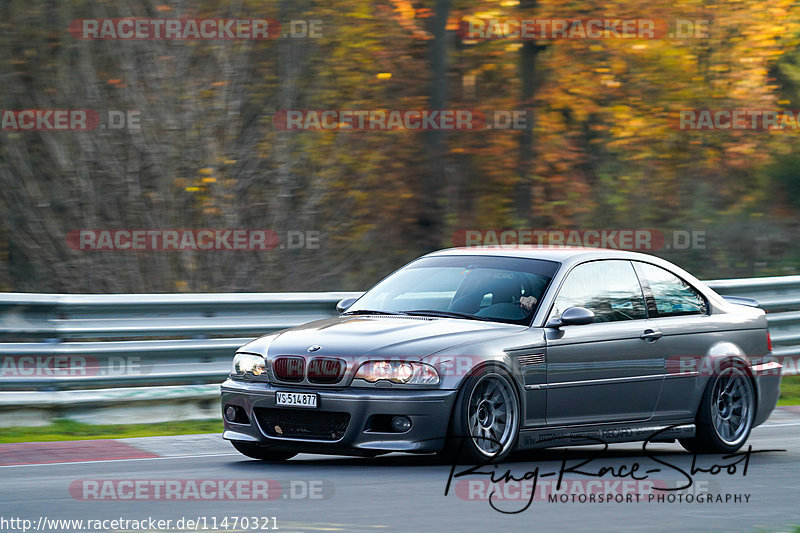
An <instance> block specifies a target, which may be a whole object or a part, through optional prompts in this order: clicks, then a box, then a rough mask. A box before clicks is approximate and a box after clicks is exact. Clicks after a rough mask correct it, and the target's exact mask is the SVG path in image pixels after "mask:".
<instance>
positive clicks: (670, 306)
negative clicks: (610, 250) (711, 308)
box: [634, 262, 708, 317]
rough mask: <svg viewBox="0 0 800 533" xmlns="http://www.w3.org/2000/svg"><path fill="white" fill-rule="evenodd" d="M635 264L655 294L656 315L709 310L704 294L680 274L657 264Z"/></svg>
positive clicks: (643, 280)
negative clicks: (675, 273) (680, 276)
mask: <svg viewBox="0 0 800 533" xmlns="http://www.w3.org/2000/svg"><path fill="white" fill-rule="evenodd" d="M634 264H635V266H636V272H637V274H639V277H640V278H641V280H642V284H643V285H645V286H648V285H649V287H650V292H652V294H653V300H655V312H656V317H665V316H682V315H704V314H706V313H707V312H708V307H707V305H706V301H705V299H704V298H703V296H702V295H700V293H699V292H697V290H696V289H695V288H694V287H692V286H691V285H689V284H688V283H686V282H685V281H683V280H682V279H680V278H679V277H678V276H676V275H674V274H673V273H671V272H669V271H667V270H664V269H663V268H661V267H657V266H655V265H649V264H647V263H639V262H635V263H634ZM651 314H652V310H651Z"/></svg>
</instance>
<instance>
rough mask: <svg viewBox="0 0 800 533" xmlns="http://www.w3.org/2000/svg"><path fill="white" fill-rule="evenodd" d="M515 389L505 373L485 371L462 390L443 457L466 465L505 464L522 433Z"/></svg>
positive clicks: (486, 369)
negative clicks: (492, 462) (487, 462)
mask: <svg viewBox="0 0 800 533" xmlns="http://www.w3.org/2000/svg"><path fill="white" fill-rule="evenodd" d="M519 419H520V408H519V399H518V398H517V392H516V388H515V387H514V384H513V383H512V381H511V377H510V376H509V375H508V374H507V373H506V372H505V371H503V370H500V369H496V368H484V369H480V370H479V371H478V372H476V373H475V374H473V375H472V376H471V377H470V378H469V379H468V380H467V381H466V383H465V384H464V385H463V386H462V387H461V390H460V391H459V393H458V399H457V400H456V405H455V407H454V409H453V418H452V422H451V424H450V434H449V435H448V437H447V443H446V445H445V450H444V452H443V453H442V454H441V455H442V456H443V458H445V459H447V460H449V461H454V462H461V463H466V464H475V463H480V462H484V461H486V460H488V459H491V460H492V461H495V462H499V461H502V460H503V459H504V458H505V457H506V456H507V455H508V454H509V453H510V452H511V450H512V449H513V447H514V444H515V443H516V440H517V436H518V434H519Z"/></svg>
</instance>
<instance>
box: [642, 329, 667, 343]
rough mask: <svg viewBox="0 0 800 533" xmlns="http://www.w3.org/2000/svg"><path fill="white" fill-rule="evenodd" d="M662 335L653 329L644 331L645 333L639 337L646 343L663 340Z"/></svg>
mask: <svg viewBox="0 0 800 533" xmlns="http://www.w3.org/2000/svg"><path fill="white" fill-rule="evenodd" d="M661 335H662V334H661V332H660V331H653V330H652V329H646V330H644V333H642V334H641V335H639V338H640V339H644V340H646V341H657V340H658V339H660V338H661Z"/></svg>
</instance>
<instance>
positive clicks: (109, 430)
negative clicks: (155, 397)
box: [0, 420, 222, 443]
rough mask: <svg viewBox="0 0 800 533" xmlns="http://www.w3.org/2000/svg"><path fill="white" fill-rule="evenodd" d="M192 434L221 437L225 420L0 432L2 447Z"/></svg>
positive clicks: (64, 423) (60, 423)
mask: <svg viewBox="0 0 800 533" xmlns="http://www.w3.org/2000/svg"><path fill="white" fill-rule="evenodd" d="M193 433H222V420H184V421H180V422H165V423H163V424H124V425H113V426H95V425H89V424H81V423H80V422H74V421H72V420H56V421H55V422H54V423H52V424H50V425H49V426H42V427H10V428H2V429H0V443H7V442H37V441H58V440H86V439H123V438H126V437H156V436H163V435H189V434H193Z"/></svg>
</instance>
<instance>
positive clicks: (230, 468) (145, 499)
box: [0, 411, 800, 533]
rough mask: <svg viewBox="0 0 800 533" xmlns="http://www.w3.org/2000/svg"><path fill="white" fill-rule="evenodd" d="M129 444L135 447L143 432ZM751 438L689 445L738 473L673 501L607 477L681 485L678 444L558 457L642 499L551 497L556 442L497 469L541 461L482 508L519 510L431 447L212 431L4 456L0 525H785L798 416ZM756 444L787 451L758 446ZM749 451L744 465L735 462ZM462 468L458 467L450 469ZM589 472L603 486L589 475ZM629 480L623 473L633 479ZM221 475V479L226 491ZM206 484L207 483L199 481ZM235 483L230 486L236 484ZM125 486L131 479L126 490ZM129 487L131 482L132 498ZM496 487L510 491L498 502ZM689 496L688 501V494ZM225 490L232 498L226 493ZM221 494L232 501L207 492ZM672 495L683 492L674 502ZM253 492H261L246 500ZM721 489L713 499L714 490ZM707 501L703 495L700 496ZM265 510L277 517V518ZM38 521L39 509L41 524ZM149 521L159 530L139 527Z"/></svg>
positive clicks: (701, 479)
mask: <svg viewBox="0 0 800 533" xmlns="http://www.w3.org/2000/svg"><path fill="white" fill-rule="evenodd" d="M124 442H127V443H134V444H135V443H136V442H138V439H126V440H125V441H124ZM142 442H145V441H142ZM749 444H750V445H752V448H753V452H754V453H753V454H752V455H751V456H749V458H748V457H747V456H744V455H742V456H738V457H736V458H729V459H726V460H723V459H722V458H721V457H720V456H710V455H701V456H698V458H697V463H696V466H700V467H703V468H711V467H712V466H713V465H714V464H720V465H722V464H732V463H734V462H736V461H739V462H738V463H737V464H736V471H735V472H733V473H728V470H729V469H723V470H722V471H721V472H720V473H719V474H717V475H711V474H709V473H705V472H697V473H696V474H695V475H694V476H692V479H693V482H694V485H693V487H692V488H690V489H686V490H683V491H680V492H674V493H673V498H674V499H675V501H673V502H669V501H667V500H665V501H657V500H656V501H649V502H648V501H647V498H648V497H649V495H650V494H652V495H654V498H657V497H658V495H662V494H666V493H664V492H661V491H653V490H650V491H648V490H647V489H648V485H647V483H648V481H643V482H640V483H639V484H637V485H636V486H635V487H633V489H631V485H629V486H628V489H627V490H628V492H627V493H625V492H621V491H622V490H623V489H622V485H614V483H613V481H614V480H613V478H612V474H614V473H615V474H625V473H626V471H628V472H629V471H630V470H631V469H633V468H635V467H633V465H634V464H636V463H638V464H639V465H640V470H638V472H634V473H635V474H636V475H641V474H642V473H643V472H644V471H646V470H654V469H655V468H660V469H661V470H660V471H658V472H651V473H649V474H647V476H648V480H649V481H653V480H655V482H656V484H662V483H663V484H664V485H666V486H671V487H676V486H677V484H678V482H680V483H685V481H686V479H687V477H686V476H683V475H682V474H680V473H679V472H678V470H677V469H676V468H675V467H678V468H681V469H683V470H686V471H687V472H688V471H689V470H690V468H691V462H692V456H691V455H688V454H686V453H684V452H683V451H682V449H681V448H680V447H679V446H678V445H677V444H657V445H652V447H651V449H652V450H653V451H654V452H656V453H655V455H656V456H657V457H658V458H659V459H661V460H662V461H664V462H666V463H668V464H669V465H671V466H667V465H664V464H660V463H657V462H655V461H654V460H653V459H650V458H648V457H647V456H646V455H644V454H643V453H642V450H641V445H639V444H621V445H612V446H611V447H610V448H609V450H608V451H607V452H605V453H604V454H603V456H602V457H596V458H593V454H594V453H595V452H596V449H595V448H582V449H581V448H574V449H571V450H569V451H568V452H567V454H568V455H567V461H568V462H567V465H566V466H567V467H570V466H573V465H575V464H577V463H578V462H579V461H580V460H584V459H591V462H590V463H588V464H587V465H584V466H583V467H581V468H582V469H585V471H592V472H595V473H596V472H597V471H598V469H600V468H601V467H613V468H614V472H613V473H611V472H608V471H607V472H606V473H605V475H604V476H603V477H601V478H596V477H589V476H586V475H577V474H575V473H569V472H568V473H567V474H566V475H565V479H566V480H567V481H566V482H565V487H570V488H569V490H570V491H571V493H574V494H575V495H576V496H575V498H577V499H580V492H586V491H588V492H594V493H595V494H596V495H599V494H606V495H612V496H614V495H616V494H621V495H622V497H624V496H625V494H629V493H631V490H633V491H638V492H640V501H639V502H638V503H637V502H635V501H634V502H627V503H626V502H617V501H611V502H603V503H590V502H588V501H587V502H583V503H581V502H580V501H576V502H575V503H571V502H569V501H568V502H567V503H560V502H551V501H547V498H546V497H547V494H551V492H550V490H551V488H552V485H553V484H554V479H555V476H545V474H547V473H548V472H556V473H557V472H558V471H559V469H560V467H561V466H562V458H563V455H564V453H565V452H564V451H563V450H547V451H543V452H537V453H535V454H530V455H526V456H524V457H517V458H514V460H513V461H511V462H507V463H504V464H503V465H502V466H501V467H500V468H498V469H497V471H498V473H497V474H496V475H497V476H499V475H500V474H501V473H502V472H503V471H505V470H506V469H510V470H511V471H512V473H513V474H514V475H515V476H516V477H522V476H523V475H524V474H525V472H534V471H535V468H537V467H538V468H539V475H540V478H539V481H538V483H537V491H535V492H534V501H533V502H532V503H531V504H530V506H529V507H528V508H527V509H526V510H524V511H522V512H518V513H516V514H504V513H501V512H498V511H496V510H494V509H493V508H492V506H491V505H492V504H494V505H495V506H496V507H498V508H501V509H503V510H505V511H519V510H521V509H523V508H524V507H525V506H526V504H527V503H528V501H527V500H528V499H529V498H528V497H527V495H525V497H522V496H520V495H518V494H517V492H516V491H515V490H513V489H514V487H515V485H513V484H509V485H508V486H507V487H505V488H502V489H497V488H496V490H495V498H494V499H493V501H492V504H490V502H489V501H487V499H486V496H487V495H488V492H487V491H485V490H483V489H481V487H483V488H486V485H485V484H483V485H481V484H482V483H483V482H482V481H480V480H481V479H483V478H485V477H486V476H481V475H476V474H471V475H468V476H462V477H461V478H458V479H457V480H454V482H453V485H452V486H451V491H450V494H449V495H447V496H445V495H444V491H445V487H446V485H447V481H448V477H449V473H450V467H448V466H447V465H441V464H436V463H435V462H434V461H433V460H432V458H430V457H427V456H408V455H399V454H397V455H389V456H383V457H379V458H373V459H362V458H345V457H334V456H312V455H300V456H297V457H296V458H294V459H292V460H290V461H288V462H286V463H283V464H266V463H261V462H258V461H251V460H248V459H246V458H244V457H242V456H240V455H238V454H237V453H236V452H235V451H233V450H232V448H230V447H229V446H228V444H227V443H225V442H218V441H217V437H216V436H213V437H212V436H209V437H172V438H170V440H164V439H162V440H159V439H151V440H150V441H146V444H143V445H142V446H143V447H144V449H148V448H149V449H151V450H155V451H159V449H160V453H158V455H160V457H154V458H144V459H122V460H111V461H104V462H79V463H58V464H38V465H18V466H3V467H0V531H21V530H22V529H21V526H22V525H24V523H22V522H13V523H12V522H9V521H8V520H9V519H13V518H20V519H26V520H31V523H30V525H29V527H31V530H35V528H36V527H39V530H48V531H74V530H77V529H76V528H75V527H74V524H73V527H68V526H66V525H65V524H60V525H59V524H53V523H50V524H49V527H47V525H46V524H47V521H49V520H52V519H78V520H84V521H87V520H112V519H120V518H121V519H127V520H144V521H145V522H147V520H148V519H149V518H151V517H152V518H153V520H167V519H169V520H172V523H171V524H169V527H162V528H161V529H159V524H157V522H152V523H150V524H147V523H145V524H136V523H133V522H128V523H127V524H113V523H111V522H107V523H106V524H104V525H103V524H100V525H101V527H100V528H97V529H99V530H104V531H105V530H109V531H110V530H118V531H129V530H137V528H140V527H141V526H142V525H145V529H149V530H153V531H159V530H160V531H164V530H177V529H179V528H181V529H188V530H201V531H202V530H203V526H205V528H206V529H205V530H206V531H212V530H213V529H212V527H213V526H214V525H216V527H217V530H218V531H255V530H259V531H265V530H267V529H266V528H267V527H268V528H269V529H270V530H272V529H274V526H275V525H276V524H277V527H278V531H281V532H283V533H287V532H290V531H370V532H382V531H453V532H462V531H463V532H467V531H481V532H484V531H554V530H562V531H647V532H652V531H794V530H795V528H796V527H797V526H800V488H798V485H799V484H800V414H797V413H788V412H785V411H784V412H782V413H778V416H777V417H775V416H774V417H773V418H771V419H770V421H768V423H767V424H765V425H764V426H761V427H759V428H757V429H755V430H754V432H753V434H752V436H751V438H750V441H749ZM765 449H785V450H786V451H781V452H778V451H773V452H765V453H755V452H756V451H758V450H765ZM748 459H749V464H748V465H747V472H746V475H744V466H745V465H744V463H745V462H746V461H748ZM463 468H464V467H458V470H457V471H460V470H462V469H463ZM483 470H487V468H484V469H483ZM488 470H492V469H488ZM462 478H471V479H472V480H473V481H472V483H473V485H471V487H472V490H470V488H469V487H470V485H469V483H470V481H467V480H465V481H463V482H461V479H462ZM598 479H601V480H607V481H609V483H607V484H605V485H602V484H601V485H597V484H596V483H595V485H588V484H587V483H588V482H589V481H595V482H596V481H597V480H598ZM624 479H627V480H628V482H629V483H631V482H630V477H626V478H624ZM133 480H138V482H139V484H138V485H134V484H133V483H132V482H133ZM219 480H225V481H224V483H228V485H227V489H225V488H224V487H223V485H224V483H223V484H220V483H219ZM265 480H266V481H265ZM576 480H579V481H576ZM580 480H582V481H580ZM662 480H663V481H662ZM203 481H207V482H210V483H206V485H204V486H203V485H201V483H202V482H203ZM237 481H238V482H239V489H236V485H235V482H237ZM168 482H171V483H172V487H173V491H172V492H171V493H170V494H171V496H170V498H169V499H167V498H166V496H165V495H166V493H167V483H168ZM276 482H277V483H276ZM460 482H461V483H460ZM176 483H178V485H176ZM232 483H234V484H232ZM459 483H460V484H459ZM528 483H530V481H529V482H528ZM134 486H136V487H138V489H134V488H132V487H134ZM529 486H530V485H529ZM176 487H178V488H176ZM198 487H200V490H201V491H205V492H203V493H202V495H201V497H202V498H208V497H213V498H215V499H211V500H208V499H203V500H202V501H198V499H197V492H193V490H192V488H198ZM517 488H518V487H517ZM135 490H139V491H140V492H139V493H138V495H137V494H136V493H135ZM237 490H238V492H237ZM498 490H499V494H498ZM249 491H250V492H249ZM503 491H505V492H503ZM251 492H252V493H251ZM504 494H505V495H506V496H508V498H509V499H505V500H503V499H502V497H503V495H504ZM542 494H544V495H542ZM565 494H566V493H565ZM690 494H691V495H692V497H693V498H692V499H693V501H691V502H687V501H685V500H686V499H688V497H689V495H690ZM231 495H233V496H234V497H235V498H236V499H230V497H231ZM737 495H738V501H737ZM745 495H747V498H745ZM219 496H221V497H222V498H229V499H216V498H217V497H219ZM679 496H680V497H681V499H683V500H684V501H678V497H679ZM256 497H257V498H260V499H253V498H256ZM615 497H616V496H615ZM92 498H95V499H92ZM265 498H269V499H266V500H265ZM568 498H570V496H568ZM720 498H721V499H722V501H718V500H719V499H720ZM726 498H727V499H728V501H727V502H726V501H724V500H725V499H726ZM709 499H710V500H712V501H710V502H709V501H707V500H709ZM45 517H46V520H44V519H45ZM182 517H184V518H187V519H191V520H197V519H198V518H199V519H200V520H201V522H200V523H199V524H189V525H190V526H193V527H187V524H186V523H185V522H184V523H176V522H177V521H178V520H179V519H180V518H182ZM225 517H228V520H227V523H226V522H224V521H223V519H224V518H225ZM236 517H248V522H247V523H245V522H244V521H243V520H242V519H241V518H240V519H239V521H238V523H236V524H234V518H236ZM268 517H269V518H268ZM271 517H275V518H274V520H273V519H272V518H271ZM254 518H258V528H255V527H254V526H255V525H256V524H255V522H254ZM267 518H268V521H267V520H266V519H267ZM40 519H43V520H44V521H43V523H42V524H40V522H39V521H40ZM3 520H6V522H3ZM215 521H216V523H215ZM154 524H155V526H156V528H155V529H154V528H152V527H148V526H152V525H154ZM91 525H92V524H91V523H89V522H84V525H83V528H84V529H82V530H84V531H85V530H93V529H88V528H90V527H91ZM95 525H97V524H95ZM125 526H127V527H125ZM160 526H167V524H165V523H164V524H160ZM234 526H235V527H234ZM243 526H244V527H243Z"/></svg>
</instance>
